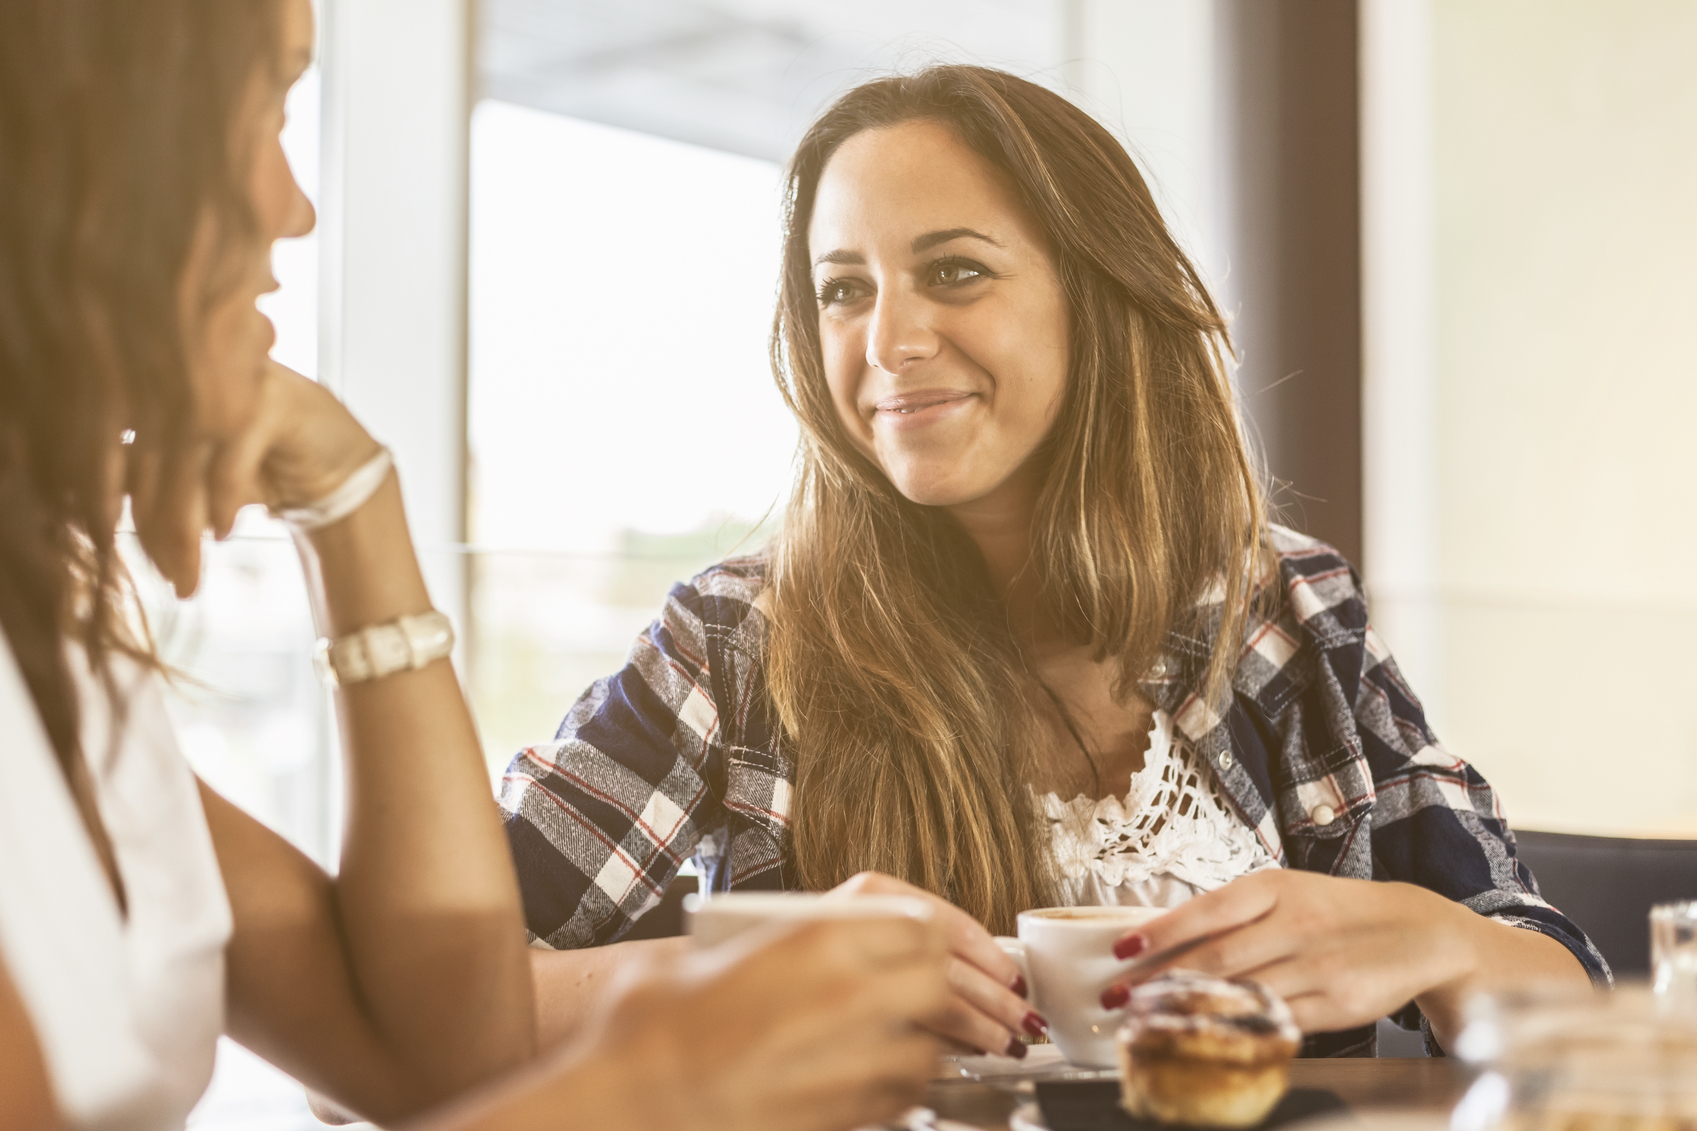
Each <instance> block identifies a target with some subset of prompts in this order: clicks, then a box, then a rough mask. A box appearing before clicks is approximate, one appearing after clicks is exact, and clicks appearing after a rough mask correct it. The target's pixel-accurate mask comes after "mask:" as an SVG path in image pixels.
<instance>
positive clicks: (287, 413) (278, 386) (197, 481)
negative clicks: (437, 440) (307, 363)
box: [127, 362, 378, 597]
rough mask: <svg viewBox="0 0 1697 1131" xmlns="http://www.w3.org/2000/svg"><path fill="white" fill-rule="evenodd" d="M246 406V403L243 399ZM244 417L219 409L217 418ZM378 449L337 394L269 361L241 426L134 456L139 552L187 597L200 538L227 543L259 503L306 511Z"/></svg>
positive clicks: (142, 448) (131, 486)
mask: <svg viewBox="0 0 1697 1131" xmlns="http://www.w3.org/2000/svg"><path fill="white" fill-rule="evenodd" d="M245 403H246V402H245ZM230 415H237V414H225V413H212V414H211V416H212V417H213V418H214V419H215V420H216V419H218V418H220V417H222V416H230ZM377 449H378V445H377V442H376V441H375V440H373V439H372V438H371V436H370V434H368V433H367V432H366V431H365V429H364V428H362V427H361V426H360V424H359V422H358V421H357V420H355V419H354V418H353V415H352V414H351V413H349V412H348V410H347V409H346V408H345V407H344V406H343V405H342V403H341V402H340V401H338V400H337V399H336V398H335V396H334V395H332V394H331V393H330V391H329V390H328V389H326V388H324V387H323V386H322V385H319V384H318V383H317V382H315V381H311V380H308V379H307V378H305V377H302V376H301V375H300V374H298V373H296V372H294V371H293V370H291V369H287V368H285V367H284V366H282V365H279V364H277V363H276V362H268V363H267V365H266V368H265V371H264V373H263V375H262V376H261V378H260V380H259V383H258V385H257V388H256V389H255V390H254V396H253V398H252V401H251V402H250V403H249V408H248V410H247V411H244V412H242V413H240V414H239V419H238V420H237V422H235V423H232V424H220V425H215V426H213V427H210V428H208V429H205V430H203V431H202V432H201V433H200V434H198V435H196V436H195V437H193V438H191V439H190V441H189V442H188V444H187V446H186V448H185V450H182V451H178V452H162V451H159V450H157V449H153V448H150V447H149V446H148V445H147V443H146V437H142V438H141V439H140V440H139V441H138V443H137V444H136V446H135V447H134V448H132V449H131V450H130V460H129V469H128V484H127V487H128V490H129V494H130V500H131V513H132V514H133V515H134V517H135V524H136V533H137V534H138V535H139V536H140V538H141V543H142V547H143V548H144V549H145V550H146V551H147V554H148V557H150V558H151V559H153V562H154V564H155V565H156V566H158V567H159V570H160V572H162V573H163V574H164V575H165V576H166V577H168V578H170V580H171V582H172V584H173V585H174V586H175V587H176V589H177V593H178V594H179V595H180V596H184V597H186V596H188V595H189V594H190V593H192V592H194V590H195V588H196V587H197V586H198V585H199V583H200V539H201V536H202V535H203V534H204V533H205V532H206V530H207V529H208V528H210V529H211V530H212V531H213V533H214V534H216V535H217V536H218V537H220V538H223V537H226V536H227V535H228V534H229V533H230V529H231V528H232V527H233V526H234V525H235V522H236V512H237V511H239V510H241V508H242V507H244V506H247V505H249V504H252V503H263V504H265V505H267V506H273V507H278V506H300V505H302V504H306V503H312V502H316V501H317V500H319V499H321V498H323V497H324V496H325V495H328V494H329V493H330V492H331V491H333V490H335V489H336V488H337V487H338V486H340V485H341V483H342V481H343V480H345V479H346V478H347V477H348V476H349V475H350V474H351V473H352V472H353V471H355V470H356V469H357V468H358V467H359V466H360V465H361V464H363V463H365V462H366V461H367V460H369V459H370V458H371V457H372V456H373V455H375V454H376V453H377Z"/></svg>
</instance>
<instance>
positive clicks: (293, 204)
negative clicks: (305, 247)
mask: <svg viewBox="0 0 1697 1131" xmlns="http://www.w3.org/2000/svg"><path fill="white" fill-rule="evenodd" d="M289 195H290V200H289V219H288V221H287V223H285V224H284V225H283V233H282V235H281V236H279V237H278V238H279V239H294V238H295V237H297V236H304V235H306V234H307V233H308V232H310V231H312V229H314V228H316V227H317V226H318V210H317V209H316V208H314V207H313V206H312V200H311V198H309V197H308V196H307V195H306V193H305V192H304V191H302V189H301V186H300V182H299V181H297V180H295V176H294V173H293V171H291V172H290V173H289Z"/></svg>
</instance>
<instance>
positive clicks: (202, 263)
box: [180, 0, 315, 440]
mask: <svg viewBox="0 0 1697 1131" xmlns="http://www.w3.org/2000/svg"><path fill="white" fill-rule="evenodd" d="M312 35H313V25H312V5H311V2H310V0H283V25H282V35H281V37H280V44H281V47H282V51H283V57H282V59H281V61H280V62H279V64H278V66H277V68H276V69H275V71H273V69H272V68H269V67H261V68H260V70H259V72H258V73H257V74H256V75H255V76H254V80H253V83H252V84H251V86H250V88H249V90H248V92H247V97H246V98H245V99H244V101H243V104H242V107H241V109H240V112H239V113H238V116H237V119H236V122H235V124H234V131H233V134H234V146H233V152H234V153H235V154H236V157H237V159H238V160H240V161H242V162H244V174H245V176H244V183H245V185H246V188H247V193H248V202H249V205H250V207H251V208H252V210H253V217H254V220H255V222H256V224H257V228H258V231H257V235H258V238H257V239H256V240H254V241H253V243H252V244H251V245H246V244H239V243H236V242H235V241H227V242H226V244H225V245H224V246H222V247H220V246H218V244H217V241H216V240H215V238H214V235H213V232H212V228H211V224H210V223H208V224H206V225H203V227H202V231H201V237H200V238H199V239H198V240H197V242H196V244H195V247H194V250H193V252H192V253H191V255H190V258H189V263H188V268H187V270H186V271H185V272H184V276H183V280H182V287H181V291H180V295H181V303H182V309H183V312H184V342H185V344H186V348H187V350H188V361H189V369H190V373H191V377H192V380H193V384H194V388H195V393H196V399H197V402H198V404H199V407H200V413H201V419H200V423H201V426H202V428H203V429H204V431H205V432H206V433H207V434H209V436H210V437H211V438H213V439H215V440H226V439H230V438H232V437H234V436H236V435H237V434H239V433H240V432H241V431H242V429H243V428H244V427H246V425H247V424H248V422H249V421H250V420H251V418H252V416H253V413H254V410H255V408H256V407H257V392H258V385H259V379H260V375H261V374H262V373H263V371H264V368H265V365H266V360H267V357H268V355H269V354H270V351H271V346H272V344H273V342H275V340H276V331H275V330H274V329H273V328H272V325H271V320H270V319H269V318H266V317H265V315H263V314H261V313H260V312H259V310H258V308H257V306H256V305H255V304H256V302H257V301H258V299H259V296H260V295H262V294H266V293H269V292H271V291H274V290H276V289H277V280H276V278H275V277H274V276H273V275H272V273H271V245H272V244H273V243H274V242H275V241H277V240H279V239H285V238H288V237H291V236H304V235H306V234H307V233H308V232H310V231H312V227H313V223H314V221H315V216H314V214H313V209H312V203H311V201H309V200H307V198H306V194H305V193H303V192H302V191H301V188H300V185H299V184H297V183H296V181H295V176H294V173H293V171H292V170H291V169H290V168H289V161H288V158H287V157H285V156H284V154H283V142H282V130H283V106H284V102H285V100H286V99H287V97H288V93H289V88H290V87H291V86H293V85H294V83H295V80H296V79H298V78H299V77H300V76H301V73H302V72H303V71H305V70H306V68H307V66H308V65H310V63H311V62H312ZM209 292H210V294H211V296H212V298H211V302H210V303H208V298H207V296H208V293H209Z"/></svg>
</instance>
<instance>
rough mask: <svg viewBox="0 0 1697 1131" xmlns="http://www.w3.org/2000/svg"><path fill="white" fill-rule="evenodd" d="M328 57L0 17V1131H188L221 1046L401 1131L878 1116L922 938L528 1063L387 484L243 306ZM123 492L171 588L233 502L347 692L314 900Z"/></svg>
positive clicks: (152, 18) (231, 24)
mask: <svg viewBox="0 0 1697 1131" xmlns="http://www.w3.org/2000/svg"><path fill="white" fill-rule="evenodd" d="M311 54H312V12H311V8H310V5H309V4H308V2H307V0H249V2H242V3H235V2H232V0H135V2H130V3H123V4H113V3H108V2H107V0H15V2H11V3H8V4H7V5H6V9H5V31H4V34H0V626H3V628H4V633H5V642H6V645H7V646H6V647H0V727H3V728H4V734H3V738H0V1128H4V1129H8V1131H10V1129H14V1128H17V1129H23V1128H29V1129H32V1131H33V1129H44V1128H54V1127H101V1128H137V1129H147V1128H170V1127H181V1126H182V1124H183V1120H184V1117H185V1116H186V1115H187V1113H188V1111H189V1109H190V1107H191V1106H192V1105H193V1104H194V1102H195V1100H196V1099H197V1098H198V1096H199V1094H200V1092H201V1091H202V1090H203V1089H204V1087H205V1085H206V1082H207V1079H208V1077H209V1075H210V1073H211V1071H212V1057H213V1048H214V1042H215V1041H216V1039H217V1037H218V1035H219V1033H220V1032H222V1031H228V1032H229V1033H230V1034H231V1035H232V1036H234V1037H235V1038H236V1039H237V1040H239V1041H241V1042H243V1043H244V1044H246V1045H247V1046H249V1047H250V1048H252V1049H254V1050H255V1051H257V1052H259V1053H260V1054H261V1055H263V1056H265V1057H266V1058H267V1059H269V1060H271V1061H272V1062H274V1063H276V1064H277V1065H279V1066H281V1067H282V1068H284V1069H286V1070H287V1071H289V1072H290V1073H292V1074H294V1075H295V1076H296V1077H298V1078H299V1079H300V1080H302V1081H303V1082H304V1083H306V1084H308V1085H309V1086H310V1087H312V1088H313V1089H315V1090H317V1091H318V1092H320V1093H322V1094H324V1095H326V1096H328V1097H329V1098H331V1099H332V1100H334V1101H335V1102H336V1103H337V1104H339V1105H341V1106H343V1107H345V1108H347V1109H350V1110H352V1111H354V1112H357V1113H359V1114H361V1115H363V1116H366V1117H369V1118H374V1119H378V1120H382V1121H384V1122H386V1123H388V1122H393V1121H397V1120H400V1119H403V1118H405V1117H409V1116H418V1117H419V1122H420V1123H421V1124H424V1125H429V1126H435V1127H444V1128H446V1127H464V1128H471V1127H541V1126H547V1127H560V1126H572V1125H576V1126H584V1127H595V1128H598V1129H599V1128H609V1127H630V1128H638V1127H656V1126H668V1127H703V1128H726V1129H729V1128H741V1127H747V1126H762V1127H765V1126H772V1127H790V1128H797V1129H804V1128H816V1129H820V1131H825V1129H830V1128H847V1127H852V1126H858V1125H861V1124H864V1123H866V1122H868V1121H869V1120H873V1119H876V1118H881V1117H883V1116H885V1115H888V1114H891V1113H892V1112H894V1111H896V1110H899V1109H900V1108H901V1107H902V1106H903V1105H904V1104H905V1103H908V1102H911V1100H912V1099H913V1097H914V1096H915V1095H916V1094H917V1093H918V1091H919V1090H920V1089H921V1088H922V1087H923V1085H924V1082H925V1081H926V1080H927V1079H928V1078H929V1075H930V1073H931V1072H932V1070H933V1068H934V1061H935V1052H936V1041H935V1039H934V1038H932V1037H930V1036H927V1035H925V1034H924V1033H922V1032H920V1031H919V1030H918V1029H917V1028H916V1027H915V1026H916V1024H918V1023H921V1022H927V1021H930V1022H931V1023H932V1024H935V1020H934V1018H935V1015H936V1014H937V1013H938V1011H939V1010H940V1008H941V1006H942V1003H943V1002H944V1000H945V994H946V990H945V986H944V981H943V973H942V963H943V948H942V944H941V941H940V939H939V938H938V936H937V935H936V932H935V931H934V930H933V929H932V928H931V927H930V926H929V925H927V924H923V923H919V922H915V921H905V920H904V921H896V920H886V921H876V920H868V921H865V922H862V923H855V924H841V923H839V924H835V925H824V924H815V925H812V926H809V927H805V928H803V929H800V930H797V931H793V932H788V933H782V932H779V933H775V934H768V935H765V936H763V937H758V938H749V939H748V940H747V941H746V942H743V941H741V940H738V941H737V942H734V943H732V944H730V945H729V947H728V949H724V950H721V951H718V952H716V953H712V954H704V955H702V956H701V957H700V959H699V960H698V961H695V962H686V963H683V964H681V965H674V966H672V967H670V968H668V969H665V970H657V971H651V972H649V973H648V974H646V975H643V974H641V973H640V972H638V971H634V970H633V971H632V976H631V977H630V978H629V979H628V980H627V981H626V982H625V983H624V986H623V989H621V990H620V991H619V992H618V993H616V994H614V995H612V997H611V999H610V1000H609V1001H608V1002H607V1003H606V1008H605V1009H603V1010H602V1011H601V1012H600V1014H599V1016H598V1018H597V1019H596V1020H595V1021H594V1022H593V1023H592V1024H591V1025H590V1026H589V1028H588V1029H587V1030H586V1031H585V1032H584V1033H583V1034H582V1039H580V1040H579V1041H578V1042H577V1043H575V1044H573V1045H570V1046H567V1047H563V1048H560V1049H557V1050H554V1051H552V1052H551V1053H550V1054H549V1055H548V1056H547V1057H545V1058H541V1059H537V1057H536V1047H537V1042H536V1027H535V1023H534V1016H533V1012H532V1009H533V994H532V987H531V979H530V973H529V968H528V964H527V962H526V958H525V950H524V934H523V930H522V920H521V913H520V904H519V893H518V886H517V884H516V882H515V879H514V875H513V870H512V864H511V858H510V855H509V853H508V850H507V846H506V843H505V841H504V840H503V838H502V835H501V826H500V823H499V821H498V819H497V815H496V813H495V810H494V807H493V805H492V804H491V798H490V795H489V790H488V782H487V779H486V777H485V775H484V770H483V764H482V758H481V754H480V751H479V747H478V743H477V740H476V736H475V733H474V731H473V729H472V725H471V719H470V716H469V713H468V712H467V710H466V706H465V701H464V699H463V698H462V697H461V694H460V690H459V687H458V685H457V683H456V682H455V677H454V673H453V669H452V668H451V667H450V665H449V663H448V661H447V659H446V657H447V653H448V648H449V646H450V645H451V642H452V632H451V629H450V628H449V627H448V626H447V625H446V621H445V618H443V617H441V615H440V614H437V613H434V612H433V611H432V610H431V607H430V599H429V595H428V594H427V593H426V591H425V588H424V583H423V580H422V578H421V576H420V573H419V569H418V562H417V559H416V558H415V556H414V553H413V548H412V545H411V542H410V540H409V538H408V535H407V528H406V520H405V516H404V512H403V509H402V503H401V493H400V487H399V483H398V480H397V478H396V475H395V473H394V471H393V468H392V465H391V463H390V461H389V458H388V454H387V452H386V451H384V450H383V449H382V448H381V447H380V446H379V445H378V444H377V443H376V441H374V440H373V439H372V438H371V436H370V435H369V434H367V433H366V431H365V430H364V429H363V428H362V427H361V426H360V425H359V424H358V422H357V421H355V420H354V419H353V417H352V416H350V415H349V414H348V412H347V411H346V410H345V409H344V408H343V407H342V406H341V405H340V404H339V403H338V402H337V401H336V400H335V398H334V397H332V396H331V395H330V394H329V393H328V392H326V391H325V390H324V389H322V388H321V387H319V386H317V385H315V384H314V383H312V382H311V381H308V380H306V379H304V378H302V377H300V376H298V375H296V374H293V373H290V372H288V371H287V370H285V369H283V368H281V367H280V366H277V365H275V364H274V363H271V362H270V361H269V359H268V358H267V356H266V355H267V351H268V350H269V348H270V345H271V342H272V337H273V335H272V331H271V327H270V324H269V323H268V322H267V321H266V320H265V318H264V317H263V316H261V315H260V314H259V312H258V310H257V309H256V308H255V300H256V299H257V298H258V296H259V295H261V294H262V293H264V292H266V291H269V290H272V289H274V288H275V286H276V282H275V280H274V279H273V278H272V275H271V270H270V250H271V245H272V243H273V241H275V240H277V239H279V238H283V237H288V236H298V235H302V234H304V233H305V232H307V231H308V230H310V228H311V227H312V224H313V213H312V207H311V205H310V204H309V203H308V202H307V200H306V198H305V197H304V196H303V195H302V194H301V191H300V189H299V187H298V186H297V185H296V183H295V180H294V177H293V175H292V173H291V172H290V170H289V167H288V163H287V161H286V159H285V158H284V155H283V151H282V148H281V144H280V141H279V132H280V130H281V128H282V125H283V105H284V97H285V95H286V93H287V91H288V89H289V87H290V86H291V85H292V84H293V82H294V81H295V79H296V78H298V77H299V75H300V74H301V71H302V70H303V69H304V68H305V66H306V65H307V64H308V62H309V61H310V59H311ZM126 497H127V498H128V500H129V503H130V507H131V511H132V513H133V515H134V520H135V528H136V531H137V533H138V534H139V536H140V541H141V545H142V547H143V548H144V549H145V551H146V554H147V556H148V557H149V558H150V559H151V561H152V562H153V563H154V565H156V566H157V567H158V568H159V569H160V570H161V571H162V572H163V573H164V574H165V575H166V576H167V577H169V578H170V579H171V580H172V581H173V582H174V583H175V585H176V587H177V590H178V592H179V593H182V594H185V595H186V594H188V593H191V592H192V591H193V590H194V589H195V588H196V585H197V583H198V580H199V569H200V563H199V552H200V551H199V548H200V541H201V537H202V535H203V533H204V532H205V531H206V529H207V528H208V527H210V528H211V529H212V530H214V531H216V532H218V533H220V534H224V533H227V532H228V531H229V530H230V528H231V526H232V524H233V522H234V521H235V516H236V512H237V510H238V509H239V508H240V507H241V506H242V505H244V504H248V503H264V504H267V505H269V506H270V507H271V508H272V509H273V510H274V511H276V512H277V513H279V514H281V515H282V516H283V517H284V518H285V519H286V520H287V521H289V522H290V523H292V524H293V525H294V527H295V529H296V531H297V533H298V534H299V539H298V541H299V542H300V545H301V548H302V555H303V559H304V561H305V564H306V566H307V570H308V574H309V577H310V579H311V582H312V584H313V587H314V589H315V599H316V603H317V606H318V609H317V611H318V613H319V616H320V618H321V621H322V624H323V627H324V628H325V630H326V633H327V637H328V640H327V643H328V658H329V664H330V666H331V668H332V669H333V670H334V671H335V673H336V675H337V678H338V681H339V684H340V687H339V690H338V693H337V706H338V708H339V713H340V718H341V724H342V737H343V750H344V751H345V753H346V756H347V762H348V769H349V791H348V793H349V802H350V812H349V815H348V823H347V831H346V837H345V847H344V850H343V853H342V858H341V862H340V869H339V872H338V873H337V874H336V875H334V876H331V875H327V874H325V873H324V872H323V871H322V870H321V869H319V868H318V867H317V866H316V865H315V864H313V863H312V862H311V861H309V860H308V859H306V858H305V857H304V856H302V855H301V854H300V853H299V852H297V851H295V850H294V849H293V848H291V847H290V846H289V845H288V844H287V843H286V842H284V841H283V840H282V839H281V838H279V837H278V836H277V835H276V834H274V833H272V832H271V831H269V830H268V829H266V828H265V827H264V826H262V825H261V824H259V823H258V822H257V821H255V820H254V819H253V818H251V817H249V816H247V815H246V814H244V813H243V812H241V811H240V810H239V809H237V808H236V807H235V806H233V805H231V804H230V803H229V802H227V801H225V800H223V799H222V798H220V797H219V796H218V795H217V794H216V793H214V792H212V791H211V790H209V789H208V788H206V787H205V786H204V785H203V784H201V783H199V782H198V781H196V779H195V777H194V775H193V774H192V773H191V772H190V770H189V768H188V766H187V765H186V763H185V762H184V761H183V759H182V757H181V755H180V754H179V753H178V751H177V749H176V746H175V743H174V741H173V738H172V734H171V728H170V723H169V720H168V718H167V716H166V714H165V711H164V702H163V698H162V687H161V683H162V673H161V672H160V670H159V664H158V662H157V660H156V659H155V657H154V656H153V653H152V652H151V650H150V648H149V645H148V641H147V638H146V635H145V632H144V631H143V630H141V629H140V628H138V627H137V625H136V624H135V623H134V620H133V618H132V617H131V615H130V613H131V611H132V609H133V606H132V603H131V601H130V593H129V590H128V588H127V586H126V584H125V580H124V579H125V573H124V569H123V566H122V564H121V562H120V558H119V555H118V549H117V527H118V522H119V514H120V511H121V510H122V509H123V506H124V502H125V499H126ZM709 1026H711V1027H712V1028H713V1029H714V1031H715V1032H716V1033H717V1034H718V1039H717V1040H716V1041H715V1042H714V1043H713V1045H712V1046H711V1047H706V1048H704V1047H702V1046H701V1045H700V1042H698V1041H696V1040H695V1039H693V1036H692V1034H693V1033H694V1032H697V1031H700V1030H702V1029H705V1028H707V1027H709ZM526 1066H528V1069H527V1070H526V1071H524V1072H522V1073H518V1074H515V1072H517V1070H520V1069H526ZM474 1088H475V1089H479V1090H478V1092H477V1094H475V1095H473V1096H471V1097H470V1098H467V1099H464V1100H463V1101H460V1102H459V1103H457V1104H456V1105H455V1106H453V1107H452V1108H450V1109H446V1110H444V1109H442V1108H441V1106H440V1105H442V1104H443V1103H444V1102H445V1101H448V1100H449V1099H450V1098H453V1097H457V1096H460V1095H461V1094H462V1093H466V1092H467V1091H468V1090H470V1089H474ZM432 1109H436V1114H434V1115H429V1114H427V1113H428V1112H430V1111H431V1110H432Z"/></svg>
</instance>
